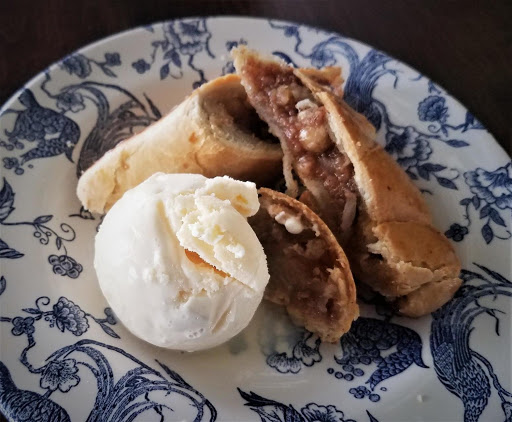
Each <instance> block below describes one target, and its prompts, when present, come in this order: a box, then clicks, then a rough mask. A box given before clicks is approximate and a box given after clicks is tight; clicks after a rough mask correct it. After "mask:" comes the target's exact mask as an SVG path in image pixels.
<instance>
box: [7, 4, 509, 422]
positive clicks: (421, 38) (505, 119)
mask: <svg viewBox="0 0 512 422" xmlns="http://www.w3.org/2000/svg"><path fill="white" fill-rule="evenodd" d="M222 14H224V15H247V16H259V17H272V18H278V19H286V20H291V21H297V22H302V23H306V24H310V25H314V26H318V27H321V28H324V29H326V30H331V31H335V32H338V33H340V34H343V35H345V36H348V37H352V38H355V39H358V40H360V41H363V42H365V43H367V44H370V45H372V46H374V47H376V48H379V49H381V50H383V51H385V52H387V53H388V54H390V55H392V56H394V57H396V58H397V59H399V60H401V61H403V62H405V63H408V64H410V65H411V66H413V67H415V68H417V69H419V70H421V72H422V73H424V74H425V75H427V76H429V77H430V78H431V79H433V80H434V81H436V82H437V83H439V84H440V85H442V86H443V87H444V88H446V89H447V90H448V91H449V92H451V93H452V94H453V95H454V96H455V97H456V98H458V99H459V100H460V101H461V102H462V103H463V104H464V105H465V106H466V107H467V108H468V109H469V110H470V111H471V112H472V113H473V114H474V115H476V116H477V118H478V119H479V120H480V121H481V122H482V123H483V124H484V125H485V126H486V127H487V128H488V129H489V131H490V132H491V133H492V134H493V135H494V137H495V138H496V139H497V140H498V142H499V143H500V144H501V145H502V146H503V147H504V148H505V150H507V151H508V152H509V154H510V153H511V151H512V130H511V127H512V126H511V124H510V120H511V118H512V71H511V70H510V65H511V64H512V30H511V27H510V19H511V18H512V1H510V0H493V1H491V2H485V1H470V2H468V1H466V0H460V1H459V0H450V1H446V0H430V1H429V2H422V1H413V0H393V1H382V0H185V1H183V0H174V1H172V0H171V1H169V0H150V1H142V2H141V1H135V0H124V1H123V2H120V1H117V2H116V1H108V0H103V1H96V0H94V1H92V0H91V1H67V0H51V1H50V0H48V1H37V2H36V1H28V0H18V1H16V2H13V1H2V2H0V57H1V60H0V103H3V102H5V101H6V100H7V99H8V98H9V96H11V95H12V94H13V93H14V92H15V91H16V90H17V89H18V88H19V87H20V86H22V85H23V83H25V82H26V81H27V80H29V79H30V78H31V77H32V76H34V75H35V74H37V73H38V72H40V71H41V70H42V69H44V68H45V67H47V66H48V65H49V64H51V63H53V62H54V61H56V60H58V59H59V58H61V57H63V56H65V55H66V54H68V53H70V52H72V51H74V50H76V49H77V48H80V47H82V46H84V45H86V44H88V43H90V42H92V41H95V40H98V39H100V38H103V37H105V36H108V35H110V34H113V33H116V32H119V31H122V30H125V29H128V28H131V27H135V26H139V25H143V24H148V23H152V22H157V21H162V20H167V19H172V18H176V17H183V16H192V15H194V16H199V15H203V16H207V15H222ZM1 420H2V418H1V416H0V421H1Z"/></svg>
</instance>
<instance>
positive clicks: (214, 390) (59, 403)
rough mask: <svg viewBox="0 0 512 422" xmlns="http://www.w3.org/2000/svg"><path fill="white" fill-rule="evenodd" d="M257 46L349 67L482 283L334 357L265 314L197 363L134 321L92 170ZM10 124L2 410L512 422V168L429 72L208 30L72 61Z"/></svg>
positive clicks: (4, 163)
mask: <svg viewBox="0 0 512 422" xmlns="http://www.w3.org/2000/svg"><path fill="white" fill-rule="evenodd" d="M239 43H244V44H245V43H246V44H248V45H249V46H250V47H253V48H256V49H258V50H261V51H263V52H269V53H274V54H276V55H278V56H280V57H282V58H284V59H285V60H288V61H291V62H293V63H295V64H296V65H299V66H303V65H305V66H311V65H312V66H327V65H333V64H338V65H341V66H342V67H343V70H344V75H345V78H346V83H345V96H346V99H347V101H348V102H349V103H350V104H351V105H352V106H353V107H355V108H356V109H357V110H359V111H361V112H363V113H365V114H366V116H367V117H368V118H369V120H370V121H371V122H372V123H373V124H374V125H375V126H376V127H377V128H378V140H379V142H381V143H382V144H383V145H385V147H386V149H387V150H388V151H389V152H390V153H391V154H392V155H393V156H394V157H395V158H396V159H397V160H398V162H399V163H400V164H401V165H402V166H403V167H404V169H406V171H407V172H408V174H409V175H410V177H411V178H413V179H414V181H415V182H416V183H417V184H418V186H420V188H421V189H422V190H423V192H424V193H425V197H426V199H427V201H428V202H429V205H430V207H431V210H432V212H433V214H434V219H435V223H436V224H437V226H438V227H439V228H440V229H441V230H442V231H444V232H446V235H447V236H448V237H449V238H450V239H451V240H452V241H453V242H454V245H455V247H456V249H457V252H458V253H459V255H460V257H461V259H462V263H463V268H464V270H463V272H462V277H463V279H464V286H463V287H462V289H461V290H460V292H459V294H457V296H456V297H455V299H453V300H452V301H451V302H450V303H449V304H447V305H445V306H444V307H443V308H442V309H440V310H439V311H437V312H435V313H434V314H433V315H432V317H430V316H429V317H425V318H422V319H419V320H411V319H403V318H399V317H396V316H393V315H390V314H389V313H388V312H387V311H386V310H385V309H383V308H381V307H379V306H377V307H376V306H373V305H367V306H364V307H363V316H362V317H361V318H360V319H359V320H357V322H355V323H354V326H353V328H352V330H351V333H350V334H348V335H346V336H344V337H343V338H342V339H341V341H340V344H336V345H328V344H320V342H319V341H318V339H317V338H316V337H315V336H313V335H312V334H310V333H307V332H304V331H303V330H300V329H297V328H294V327H293V326H291V325H290V324H289V322H287V320H286V318H285V317H284V316H283V315H282V313H281V312H280V311H279V309H274V308H270V307H269V306H268V305H263V306H262V309H260V310H259V311H258V314H257V316H256V318H255V319H254V321H253V323H251V325H250V327H249V328H248V329H247V330H245V331H244V332H243V333H242V334H241V335H239V336H238V337H237V338H235V339H234V340H233V341H231V342H230V343H228V344H226V345H223V346H220V347H218V348H216V349H214V350H210V351H206V352H201V353H194V354H186V353H176V352H172V351H167V350H162V349H158V348H156V347H152V346H150V345H148V344H146V343H144V342H142V341H140V340H138V339H137V338H134V337H133V336H132V335H130V334H129V333H128V332H127V330H126V329H124V328H123V326H122V325H120V324H118V323H116V319H115V316H114V315H113V314H112V312H111V311H110V310H109V309H108V308H107V303H106V302H105V300H104V298H103V297H102V295H101V293H100V290H99V287H98V284H97V281H96V277H95V273H94V269H93V266H92V257H93V239H94V235H95V233H96V228H97V226H98V224H99V223H100V221H101V220H100V219H99V217H98V216H92V215H90V214H89V213H87V212H84V210H81V209H80V203H79V201H78V200H77V198H76V196H75V186H76V183H77V176H76V175H77V171H79V170H80V169H81V168H85V167H87V166H88V165H89V164H90V163H91V162H92V161H93V160H95V159H96V158H97V157H98V156H99V155H101V154H103V153H104V152H105V151H106V150H107V149H108V148H111V147H112V146H113V145H114V144H115V143H116V142H118V141H119V140H121V139H123V138H126V137H127V136H129V135H130V134H131V133H132V132H133V131H137V130H140V129H141V128H143V127H144V126H147V125H148V124H150V123H151V122H153V121H155V120H156V119H158V118H159V117H160V116H161V114H163V113H165V112H167V111H168V110H169V109H170V108H171V107H172V106H173V105H175V104H177V103H178V102H180V101H181V100H182V99H183V97H184V96H185V95H186V94H187V93H189V92H190V91H191V89H192V88H193V87H196V86H198V85H199V84H201V83H202V82H205V81H207V80H210V79H212V78H215V77H217V76H219V75H221V74H224V73H226V72H230V71H232V70H233V66H232V63H231V62H230V58H229V50H230V49H231V48H232V47H233V46H235V45H237V44H239ZM440 65H441V64H440ZM2 110H3V112H2V116H1V118H0V151H1V162H0V166H1V172H2V176H3V178H2V179H1V180H0V184H1V185H0V189H1V191H0V230H1V234H0V237H1V242H0V258H1V260H0V262H1V265H2V266H1V273H0V275H1V280H0V294H1V296H0V330H1V331H0V341H1V359H0V360H1V363H0V410H1V411H2V412H3V413H4V414H6V416H7V417H8V418H9V419H10V420H13V421H21V420H37V421H47V420H48V421H49V420H56V421H66V420H73V421H83V420H88V421H96V420H101V421H131V420H140V421H152V420H155V421H159V420H186V421H190V420H197V421H199V420H206V421H209V420H215V419H216V418H217V419H218V420H222V421H250V420H252V421H257V420H258V419H261V420H263V421H272V422H277V421H294V422H295V421H304V422H313V421H323V422H334V421H336V422H341V421H349V420H357V421H359V422H361V421H362V422H367V421H373V422H374V421H381V422H382V421H394V422H397V421H462V420H465V421H477V420H481V421H500V420H504V419H505V418H507V420H511V418H512V416H511V414H512V403H511V402H512V399H511V394H510V390H511V367H510V356H511V343H512V340H511V334H510V333H511V319H510V299H509V297H510V296H512V283H511V281H510V280H511V267H510V265H511V264H510V259H511V230H512V221H511V211H512V163H511V162H510V158H509V157H508V156H507V155H506V154H505V152H504V151H503V150H502V149H501V148H500V147H499V146H498V145H497V143H496V142H495V141H494V140H493V138H492V136H491V135H490V134H489V133H488V132H487V131H486V130H485V129H484V128H483V127H482V125H481V124H480V123H479V122H478V121H477V120H476V119H475V118H474V117H473V116H472V115H471V114H469V113H468V112H467V111H466V110H465V109H464V108H463V107H462V106H461V105H460V104H459V103H458V102H457V101H456V100H454V99H453V98H452V97H450V95H449V94H447V93H446V92H445V91H444V90H443V89H442V88H441V87H439V86H438V85H436V84H435V83H433V82H431V81H430V80H428V79H427V78H426V77H424V76H423V75H421V74H419V73H418V72H417V71H415V70H413V69H411V68H409V67H408V66H406V65H404V64H402V63H399V62H397V61H396V60H394V59H392V58H391V57H389V56H387V55H385V54H383V53H381V52H379V51H375V50H373V49H371V48H369V47H367V46H365V45H363V44H361V43H359V42H356V41H353V40H350V39H346V38H343V37H341V36H339V35H337V34H330V33H326V32H323V31H320V30H316V29H311V28H308V27H304V26H299V25H295V24H290V23H285V22H276V21H267V20H257V19H245V18H206V19H203V18H194V19H184V20H179V21H172V22H167V23H164V24H156V25H153V26H148V27H144V28H138V29H135V30H132V31H128V32H124V33H122V34H120V35H116V36H114V37H111V38H108V39H106V40H103V41H100V42H98V43H96V44H93V45H91V46H89V47H86V48H84V49H82V50H80V51H78V52H76V53H73V54H71V55H70V56H68V57H66V58H65V59H63V60H62V61H61V62H59V63H56V64H54V65H52V66H51V67H50V68H48V69H47V70H46V71H44V72H43V73H41V74H40V75H38V76H37V77H35V78H34V79H33V80H32V81H30V82H29V83H28V84H27V85H26V86H25V87H23V88H22V89H21V90H20V91H19V92H18V93H16V94H15V95H14V96H13V97H12V98H11V100H9V101H8V103H7V104H6V105H5V106H4V108H3V109H2Z"/></svg>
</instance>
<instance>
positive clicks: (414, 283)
mask: <svg viewBox="0 0 512 422" xmlns="http://www.w3.org/2000/svg"><path fill="white" fill-rule="evenodd" d="M232 54H233V57H234V64H235V68H236V70H237V73H238V74H239V75H240V76H241V78H242V85H243V86H244V87H245V89H246V91H247V94H248V97H249V101H250V102H251V104H252V105H253V106H254V108H255V109H256V111H257V112H258V114H259V115H260V117H261V118H262V119H263V120H265V121H266V122H267V123H268V125H269V128H270V131H271V132H272V133H273V134H275V135H276V136H277V137H278V138H279V140H280V142H281V145H282V148H283V152H284V158H283V163H284V164H285V165H284V172H285V176H286V180H287V183H288V188H289V189H288V193H289V194H291V195H293V196H298V193H299V191H298V189H297V188H296V185H295V184H294V182H293V177H292V169H293V171H294V173H295V174H296V175H297V176H298V178H299V179H300V181H301V182H302V184H303V185H304V186H305V188H306V189H307V190H306V191H305V192H303V193H302V194H301V196H300V199H301V200H302V201H304V202H305V203H307V204H308V205H309V206H310V207H311V208H312V209H313V210H314V211H315V212H317V213H318V214H319V215H320V217H321V218H322V219H323V220H324V221H325V222H326V223H327V225H328V226H329V228H330V229H331V230H332V232H333V233H334V234H335V236H336V237H337V239H338V240H339V241H340V243H341V245H342V246H343V247H346V251H347V255H348V257H349V260H350V262H351V265H352V267H353V271H354V275H355V277H356V279H358V280H359V281H361V282H363V283H366V284H368V285H369V286H370V287H372V289H374V290H376V291H378V292H379V293H381V294H382V295H384V296H386V297H387V298H388V299H389V300H390V301H395V300H397V299H398V298H399V297H402V296H406V295H407V296H408V297H409V300H407V299H400V300H399V301H398V302H397V303H398V304H399V306H400V304H402V305H401V306H400V310H401V312H402V313H403V314H404V315H410V316H419V315H421V314H424V313H428V312H430V311H432V310H433V309H436V308H437V307H439V306H441V305H443V304H444V303H445V302H446V301H448V300H449V299H450V298H451V297H452V296H453V293H454V292H455V290H456V289H457V287H458V286H460V284H461V281H460V279H459V278H458V274H459V272H460V262H459V260H458V258H457V257H456V256H455V253H454V251H453V248H452V246H451V244H450V243H449V242H448V240H447V239H446V238H445V237H444V236H443V235H442V234H441V233H439V232H438V231H437V230H435V229H433V228H432V225H431V216H430V213H429V211H428V208H427V206H426V203H425V201H424V200H423V197H422V195H421V193H420V191H419V190H418V188H417V187H416V186H414V184H413V183H412V182H411V180H410V179H409V177H408V176H407V175H406V174H405V172H404V171H403V170H402V169H401V168H400V166H399V165H398V164H397V163H396V162H395V161H394V160H393V158H392V157H391V156H390V155H389V154H388V153H387V152H386V151H385V150H384V149H383V148H382V147H381V146H380V145H378V144H377V143H376V142H375V140H374V139H375V130H374V128H373V126H372V125H371V124H370V123H369V122H368V121H367V120H366V118H365V117H364V116H363V115H361V114H359V113H357V112H356V111H354V110H353V109H351V108H350V107H349V106H348V105H347V104H346V103H345V102H344V101H343V100H342V98H341V97H340V96H339V90H336V89H333V87H332V84H331V83H330V82H329V81H328V80H325V79H324V80H322V78H321V77H318V76H315V75H318V72H320V71H316V74H315V72H314V71H311V70H309V69H294V68H292V67H290V66H288V65H286V63H284V62H282V61H279V60H275V59H274V58H265V57H261V56H260V55H258V54H257V53H255V52H254V51H251V50H248V49H247V48H245V47H238V48H237V49H234V50H232ZM287 163H288V165H287ZM393 223H407V224H402V225H400V224H393ZM383 224H384V225H383ZM413 232H418V233H421V234H422V235H425V236H426V237H427V238H428V242H422V240H421V237H420V238H419V239H415V240H416V241H415V242H414V245H413V244H412V241H410V242H409V244H408V245H407V246H406V247H397V245H398V243H396V242H395V241H398V239H402V240H403V239H404V238H407V236H408V235H410V233H413ZM386 236H388V237H389V236H390V237H389V238H388V237H386ZM390 239H392V240H390ZM388 240H389V242H388ZM402 240H400V241H402ZM383 245H387V247H389V250H388V252H389V253H381V252H379V250H378V249H379V247H384V246H383ZM408 248H412V249H414V251H415V252H414V254H415V257H416V258H417V259H416V258H415V259H414V262H412V261H411V260H410V259H409V258H410V257H409V255H410V253H409V251H408ZM436 249H439V250H441V251H443V253H444V255H443V254H436V253H433V252H432V251H433V250H436ZM448 256H449V257H450V258H449V259H448V258H447V257H448ZM375 262H378V265H377V264H376V263H375ZM431 282H432V283H434V284H429V283H431ZM427 285H430V291H432V290H435V289H436V288H438V287H439V286H442V287H439V288H440V289H442V290H443V292H444V293H443V294H442V295H441V294H439V295H432V296H429V297H427V295H424V294H423V295H421V297H422V300H423V301H428V300H430V297H432V300H431V302H430V303H422V304H421V305H420V304H418V301H419V294H420V293H419V292H418V294H417V295H416V299H415V300H413V299H411V298H414V296H409V295H411V294H412V292H415V291H416V290H418V289H420V288H422V287H425V288H426V286H427ZM447 285H450V286H451V287H450V288H449V289H448V288H446V286H447ZM434 296H435V297H436V298H435V299H433V297H434ZM406 303H407V306H406V305H405V304H406Z"/></svg>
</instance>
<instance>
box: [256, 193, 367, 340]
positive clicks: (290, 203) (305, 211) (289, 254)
mask: <svg viewBox="0 0 512 422" xmlns="http://www.w3.org/2000/svg"><path fill="white" fill-rule="evenodd" d="M259 193H260V210H259V211H258V213H257V214H256V215H255V216H254V217H251V218H249V223H250V224H251V226H252V228H253V229H254V231H255V232H256V235H257V236H258V238H259V240H260V242H261V243H262V245H263V249H264V251H265V253H266V255H267V263H268V267H269V273H270V281H269V284H268V285H267V288H266V289H265V298H266V299H268V300H270V301H271V302H274V303H277V304H279V305H283V306H285V307H286V309H287V311H288V313H289V315H290V316H291V318H292V320H293V321H294V322H295V323H296V324H297V325H300V326H304V327H306V329H308V330H309V331H312V332H314V333H316V334H318V335H319V336H320V337H321V339H322V340H325V341H328V342H334V341H337V340H339V338H340V337H341V335H342V334H344V333H346V332H347V331H348V330H349V329H350V325H351V324H352V321H354V320H355V319H356V318H357V317H358V315H359V308H358V305H357V303H356V289H355V285H354V280H353V278H352V273H351V271H350V267H349V263H348V261H347V258H346V256H345V253H344V252H343V250H342V249H341V247H340V245H339V244H338V242H337V241H336V239H335V237H334V236H333V234H332V232H331V231H330V230H329V228H328V227H327V226H326V225H325V223H324V222H323V221H322V220H321V219H320V218H319V217H318V216H317V215H316V214H315V213H314V212H313V211H312V210H311V209H309V208H308V207H307V206H306V205H304V204H303V203H301V202H299V201H297V200H295V199H293V198H291V197H289V196H288V195H285V194H282V193H279V192H276V191H273V190H270V189H266V188H261V189H260V190H259Z"/></svg>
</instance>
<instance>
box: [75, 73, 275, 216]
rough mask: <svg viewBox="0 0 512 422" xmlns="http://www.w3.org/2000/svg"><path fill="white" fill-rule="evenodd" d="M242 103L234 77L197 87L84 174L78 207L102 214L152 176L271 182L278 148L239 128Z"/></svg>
mask: <svg viewBox="0 0 512 422" xmlns="http://www.w3.org/2000/svg"><path fill="white" fill-rule="evenodd" d="M244 101H245V102H246V94H245V91H244V89H243V88H242V86H241V85H240V78H239V77H238V76H236V75H227V76H224V77H221V78H217V79H215V80H213V81H211V82H209V83H207V84H204V85H202V86H201V87H200V88H198V89H197V90H195V91H194V92H193V93H192V94H191V95H190V96H189V97H188V98H186V99H185V100H184V101H183V102H182V103H181V104H179V105H178V106H177V107H175V108H174V109H173V110H172V111H171V112H170V113H169V114H167V115H166V116H164V117H162V118H161V119H160V120H159V121H157V122H155V123H154V124H152V125H151V126H149V127H148V128H146V129H145V130H143V131H142V132H140V133H139V134H137V135H135V136H133V137H131V138H130V139H127V140H125V141H123V142H121V143H119V144H118V145H117V146H116V147H115V148H114V149H112V150H110V151H108V152H107V153H106V154H105V155H104V156H103V157H102V158H101V159H99V160H98V161H97V162H96V163H94V164H93V165H92V166H91V167H90V168H89V169H88V170H87V171H85V172H84V174H83V175H82V176H81V177H80V179H79V182H78V187H77V195H78V197H79V199H80V201H81V202H82V204H83V206H84V207H85V208H86V209H88V210H90V211H94V212H99V213H103V212H106V211H107V210H108V209H109V208H110V207H111V206H112V205H113V204H114V203H115V202H116V201H117V200H118V199H119V198H120V197H121V196H122V195H123V194H124V192H126V191H127V190H128V189H130V188H132V187H134V186H136V185H138V184H139V183H141V182H143V181H144V180H145V179H147V178H148V177H149V176H151V175H152V174H154V173H156V172H164V173H200V174H203V175H205V176H207V177H214V176H220V175H228V176H231V177H233V178H236V179H241V180H251V181H254V182H256V183H260V184H263V183H265V182H268V181H270V180H273V178H275V177H276V176H277V175H278V174H279V173H280V168H281V161H282V151H281V148H280V147H279V145H278V144H272V143H269V142H265V141H264V140H262V139H260V138H258V137H257V136H255V135H254V133H251V128H250V127H243V124H244V122H243V121H242V122H240V121H239V120H244V118H245V117H247V116H243V115H237V113H243V112H245V111H247V112H249V113H250V112H252V113H254V112H253V111H252V108H250V107H249V106H248V105H247V106H246V105H244ZM233 102H236V103H235V104H233ZM245 108H247V110H245ZM233 114H234V116H233Z"/></svg>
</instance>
